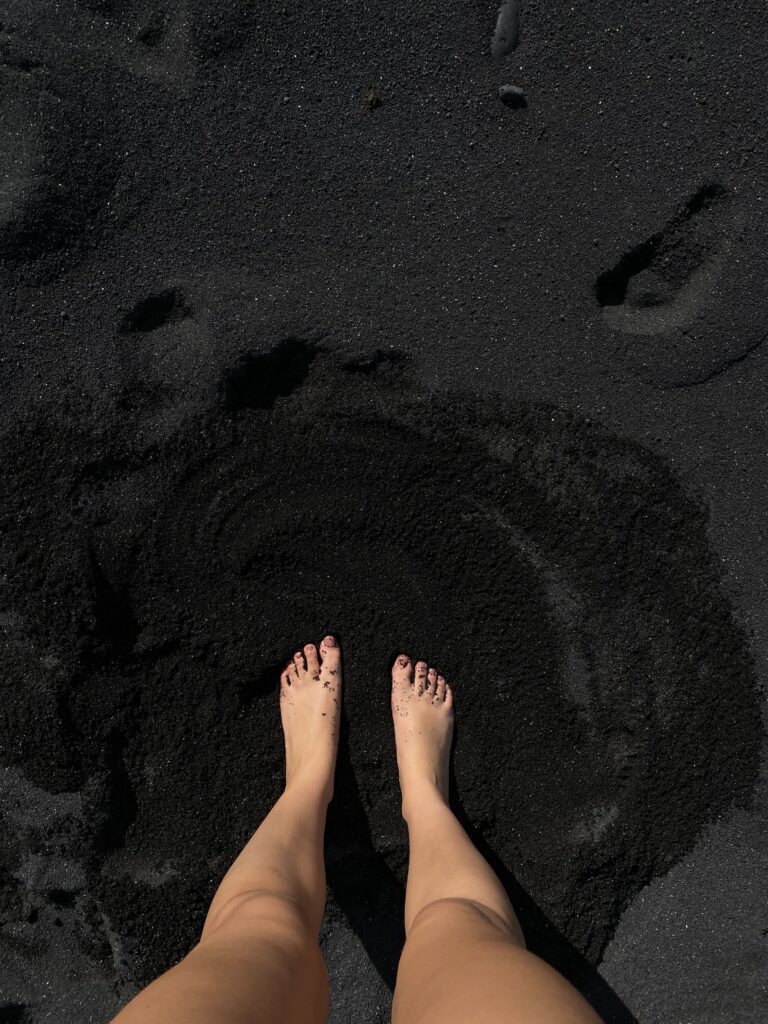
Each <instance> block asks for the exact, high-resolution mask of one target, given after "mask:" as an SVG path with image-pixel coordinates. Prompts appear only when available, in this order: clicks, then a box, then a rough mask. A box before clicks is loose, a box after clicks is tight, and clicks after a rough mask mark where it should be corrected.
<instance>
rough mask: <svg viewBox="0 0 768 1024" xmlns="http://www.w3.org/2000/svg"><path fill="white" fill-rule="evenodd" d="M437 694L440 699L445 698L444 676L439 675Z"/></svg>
mask: <svg viewBox="0 0 768 1024" xmlns="http://www.w3.org/2000/svg"><path fill="white" fill-rule="evenodd" d="M436 696H437V699H438V700H439V701H443V700H445V679H443V677H442V676H438V677H437V690H436Z"/></svg>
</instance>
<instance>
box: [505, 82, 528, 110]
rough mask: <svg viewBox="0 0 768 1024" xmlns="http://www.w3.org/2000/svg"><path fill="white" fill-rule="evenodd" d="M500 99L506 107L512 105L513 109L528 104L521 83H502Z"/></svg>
mask: <svg viewBox="0 0 768 1024" xmlns="http://www.w3.org/2000/svg"><path fill="white" fill-rule="evenodd" d="M499 99H500V100H501V102H502V103H503V104H504V106H505V107H511V108H512V109H513V110H519V109H520V108H522V107H527V106H528V104H527V103H526V102H525V93H524V92H523V90H522V89H521V88H520V86H519V85H500V86H499Z"/></svg>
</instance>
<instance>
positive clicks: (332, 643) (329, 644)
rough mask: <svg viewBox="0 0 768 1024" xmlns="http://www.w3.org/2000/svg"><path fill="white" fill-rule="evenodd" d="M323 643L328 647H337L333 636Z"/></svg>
mask: <svg viewBox="0 0 768 1024" xmlns="http://www.w3.org/2000/svg"><path fill="white" fill-rule="evenodd" d="M323 643H324V644H325V646H326V647H335V646H336V641H335V640H334V639H333V637H332V636H327V637H326V638H325V640H323Z"/></svg>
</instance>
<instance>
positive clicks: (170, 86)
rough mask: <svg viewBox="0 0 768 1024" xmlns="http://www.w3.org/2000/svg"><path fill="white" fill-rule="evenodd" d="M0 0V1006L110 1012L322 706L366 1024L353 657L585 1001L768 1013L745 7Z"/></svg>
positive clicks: (373, 906) (383, 769)
mask: <svg viewBox="0 0 768 1024" xmlns="http://www.w3.org/2000/svg"><path fill="white" fill-rule="evenodd" d="M212 6H213V5H208V4H204V3H202V0H187V2H186V3H179V4H176V5H173V6H171V5H163V4H159V3H154V2H144V0H135V2H131V0H125V2H122V3H121V2H117V0H115V2H111V0H92V2H89V3H85V2H81V3H73V4H72V5H69V6H68V7H67V9H66V10H65V9H64V8H63V7H55V6H52V5H49V4H45V3H42V2H40V3H38V2H35V0H24V2H20V0H11V2H10V3H7V4H6V8H5V12H4V13H3V14H2V16H0V81H1V83H2V93H1V95H2V99H1V100H0V104H1V105H2V122H1V124H2V129H1V131H0V173H2V178H0V260H1V262H0V307H1V313H2V315H1V317H0V323H2V366H3V373H2V374H0V391H1V399H2V409H3V416H2V421H1V427H0V429H1V430H2V438H1V440H2V463H1V464H0V494H2V498H1V499H0V558H1V559H2V566H1V568H0V574H1V577H0V578H2V583H3V588H2V597H1V598H0V646H1V648H2V668H3V671H2V677H1V678H2V702H1V703H0V820H1V822H2V829H0V1022H2V1024H6V1022H12V1024H18V1022H22V1024H38V1022H43V1021H57V1022H62V1024H69V1022H72V1024H74V1022H78V1024H80V1022H84V1021H93V1022H97V1021H106V1020H108V1019H109V1018H110V1016H111V1015H112V1014H113V1013H114V1012H116V1010H117V1008H118V1007H119V1006H120V1005H122V1004H123V1003H124V1002H126V1001H127V1000H128V999H129V998H130V996H131V995H132V994H133V993H134V992H135V991H136V990H137V989H138V988H139V987H141V986H142V985H143V984H145V983H146V982H147V981H148V980H150V979H151V978H153V977H155V976H156V975H157V974H158V973H160V972H161V971H162V970H164V969H165V968H167V967H168V966H170V965H171V964H172V963H174V962H175V961H176V960H178V959H179V958H180V957H181V956H182V955H183V954H184V953H185V952H186V951H187V950H188V949H189V947H190V946H191V945H192V944H193V943H194V942H195V941H196V939H197V937H198V935H199V931H200V927H201V925H202V920H203V917H204V914H205V911H206V909H207V905H208V902H209V900H210V898H211V896H212V895H213V892H214V891H215V888H216V886H217V884H218V882H219V880H220V879H221V877H222V875H223V873H224V871H225V870H226V868H227V866H228V865H229V863H230V862H231V860H232V859H233V857H234V856H235V854H236V853H237V851H238V849H239V848H240V846H241V845H242V844H243V843H244V841H245V840H246V839H247V838H248V837H249V835H250V834H251V833H252V831H253V830H254V829H255V827H256V826H257V824H258V823H259V821H260V820H261V818H262V817H263V816H264V815H265V813H266V812H267V810H268V809H269V807H270V805H271V803H272V802H273V801H274V800H275V798H276V797H277V795H278V794H279V792H280V788H281V785H282V768H283V765H282V759H283V747H282V734H281V731H280V727H279V710H278V703H277V687H278V676H279V669H280V667H281V665H282V664H283V663H284V661H285V659H286V658H287V657H288V656H289V655H290V654H291V652H292V651H293V650H295V649H296V648H297V647H298V646H299V645H300V644H302V643H304V642H307V641H309V640H315V641H316V640H317V639H318V638H319V637H320V636H322V635H323V634H324V633H325V632H329V631H330V632H334V633H335V634H336V635H338V636H339V638H340V640H341V643H342V646H343V652H344V671H345V707H344V718H343V725H342V736H341V749H340V761H339V771H338V775H337V787H336V796H335V798H334V802H333V804H332V806H331V814H330V819H329V829H328V835H327V844H326V849H327V861H328V883H329V903H328V912H327V915H326V923H325V925H324V928H323V933H322V936H321V942H322V946H323V950H324V953H325V955H326V959H327V961H328V965H329V971H330V980H331V992H332V1011H331V1020H332V1021H333V1022H338V1024H347V1022H351V1021H355V1022H369V1021H370V1022H373V1024H380V1022H384V1021H386V1020H388V1019H389V1007H390V1000H391V989H392V985H393V981H394V973H395V969H396V965H397V958H398V954H399V950H400V947H401V944H402V900H403V886H404V881H405V869H406V858H407V845H406V832H405V826H404V823H403V821H402V819H401V817H400V807H399V793H398V789H397V785H396V772H395V767H396V766H395V752H394V743H393V737H392V726H391V720H390V717H388V713H387V712H388V703H389V689H388V687H389V667H390V664H391V661H392V658H393V657H394V655H395V654H396V653H398V652H399V651H400V650H405V651H408V652H410V653H411V654H412V655H413V656H414V657H423V658H425V659H428V660H429V661H430V663H431V664H434V665H436V666H437V667H438V668H439V670H440V671H442V672H443V673H444V674H445V675H446V676H447V677H448V678H450V679H451V681H452V683H453V685H454V691H455V695H456V714H457V734H456V745H455V755H454V763H453V783H454V793H455V796H456V802H457V807H458V809H459V813H460V815H461V817H462V820H463V821H465V822H466V824H467V827H468V828H469V830H470V833H471V835H472V837H473V839H474V840H475V841H476V842H477V844H478V846H479V847H480V849H481V851H482V852H483V853H484V854H485V855H486V856H487V857H488V858H489V860H490V861H491V863H492V865H493V867H494V868H495V869H496V870H497V872H498V873H499V874H500V876H501V877H502V879H503V881H504V882H505V883H506V884H507V886H508V887H509V889H510V892H511V895H512V897H513V902H514V903H515V906H516V908H518V909H519V912H520V917H521V921H522V924H523V928H524V931H525V933H526V936H527V938H528V941H529V945H530V947H531V948H532V949H533V950H534V951H536V952H539V953H540V954H541V955H543V956H544V957H545V958H547V959H548V960H550V961H551V962H552V963H554V964H555V966H557V967H558V968H559V969H560V970H561V971H563V973H565V974H566V976H567V977H569V978H571V980H573V981H574V983H575V984H576V985H577V986H578V987H579V988H580V989H581V990H582V991H583V992H584V993H585V995H587V997H588V998H589V999H590V1000H591V1001H592V1003H593V1004H594V1005H595V1006H596V1007H597V1008H598V1009H599V1011H600V1012H601V1013H602V1014H603V1015H604V1016H605V1019H606V1020H607V1021H609V1022H616V1024H631V1022H633V1021H636V1022H638V1024H657V1022H658V1024H661V1022H664V1024H670V1022H680V1024H684V1022H686V1024H687V1022H688V1021H691V1022H693V1021H695V1022H696V1024H721V1022H722V1024H725V1022H728V1024H733V1022H739V1024H757V1022H758V1021H760V1022H762V1021H763V1020H764V1019H765V1017H766V1013H767V1012H768V988H767V983H766V980H765V979H766V977H767V976H768V972H766V967H767V966H768V916H767V915H766V910H765V905H766V904H765V893H766V891H768V890H767V888H766V887H767V886H768V788H767V787H766V772H765V756H764V727H765V685H766V680H768V639H767V635H766V626H765V623H766V621H768V588H767V587H766V583H765V578H764V577H765V568H764V567H765V566H766V565H768V531H766V528H765V511H764V510H765V508H766V506H767V505H768V468H767V467H766V448H767V445H768V429H767V428H768V424H767V423H766V418H767V414H766V406H765V397H764V396H765V379H766V371H767V370H768V345H766V344H764V342H765V340H766V337H767V336H768V317H767V316H766V314H767V312H768V293H766V290H765V285H764V281H765V251H766V234H767V233H768V222H767V221H766V209H765V207H766V195H767V194H768V193H767V192H766V170H765V162H764V159H763V158H762V156H761V153H762V152H763V151H764V147H765V143H766V138H765V136H766V129H765V118H764V111H765V104H766V99H768V96H767V95H766V93H767V91H768V90H767V89H766V84H765V81H766V78H765V74H764V48H765V40H766V31H767V30H768V12H766V10H765V6H764V4H763V3H761V2H758V0H736V2H735V3H734V4H733V5H731V7H730V8H729V9H728V11H727V12H725V11H724V10H723V9H722V6H721V5H716V4H715V3H714V2H711V0H702V2H698V3H694V2H693V0H683V2H680V3H676V4H674V5H673V4H670V3H669V2H665V3H662V2H660V0H649V2H647V3H643V4H639V5H634V6H632V7H631V9H628V10H624V9H622V10H619V9H618V8H616V6H615V5H611V4H608V3H606V2H603V0H601V2H599V3H596V4H593V5H589V6H588V7H582V8H578V7H577V8H573V7H571V5H569V4H563V3H559V2H554V3H548V4H541V3H539V4H535V3H525V4H523V5H522V6H521V5H518V4H517V3H515V2H514V0H510V2H508V3H507V4H504V5H502V7H501V8H499V5H498V4H491V3H487V4H466V3H458V2H457V3H443V4H437V3H432V2H430V3H413V2H409V3H402V2H399V0H398V2H395V3H393V4H390V5H388V6H387V8H386V10H384V9H382V8H381V7H380V5H372V4H355V5H347V4H341V3H339V4H329V5H325V6H323V5H310V4H305V3H297V2H292V3H287V2H283V3H281V4H272V3H265V4H259V5H249V4H246V3H244V2H241V3H233V2H222V3H218V4H216V5H215V9H211V7H212Z"/></svg>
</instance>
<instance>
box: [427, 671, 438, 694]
mask: <svg viewBox="0 0 768 1024" xmlns="http://www.w3.org/2000/svg"><path fill="white" fill-rule="evenodd" d="M436 687H437V672H436V671H435V670H434V669H433V668H432V667H431V666H430V669H429V671H428V672H427V682H426V689H425V692H426V693H427V694H428V695H429V696H430V697H434V696H435V688H436Z"/></svg>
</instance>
